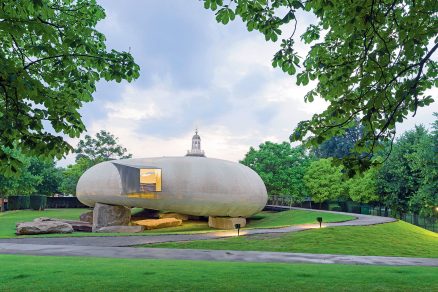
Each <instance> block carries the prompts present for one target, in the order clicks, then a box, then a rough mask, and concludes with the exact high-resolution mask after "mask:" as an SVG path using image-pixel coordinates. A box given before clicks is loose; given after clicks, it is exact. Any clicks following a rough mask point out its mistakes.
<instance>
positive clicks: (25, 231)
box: [16, 221, 73, 235]
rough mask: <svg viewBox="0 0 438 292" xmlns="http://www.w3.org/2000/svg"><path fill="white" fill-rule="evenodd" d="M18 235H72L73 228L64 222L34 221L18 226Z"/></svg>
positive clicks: (18, 224)
mask: <svg viewBox="0 0 438 292" xmlns="http://www.w3.org/2000/svg"><path fill="white" fill-rule="evenodd" d="M16 227H17V230H16V234H17V235H33V234H50V233H72V232H73V227H72V226H71V225H70V224H68V223H65V222H62V221H33V222H22V223H17V225H16Z"/></svg>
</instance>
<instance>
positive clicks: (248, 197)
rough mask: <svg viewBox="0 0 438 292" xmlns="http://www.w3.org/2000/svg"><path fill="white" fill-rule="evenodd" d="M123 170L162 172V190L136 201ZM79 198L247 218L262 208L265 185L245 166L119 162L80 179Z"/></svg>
mask: <svg viewBox="0 0 438 292" xmlns="http://www.w3.org/2000/svg"><path fill="white" fill-rule="evenodd" d="M123 167H127V168H135V169H142V168H143V169H144V168H157V169H161V175H162V180H161V183H162V190H161V191H159V192H148V193H147V194H146V193H145V194H144V196H143V195H141V194H140V197H132V196H128V195H129V194H128V193H127V191H126V190H127V189H132V187H133V186H132V184H135V183H137V182H136V181H135V180H132V179H131V180H127V179H126V178H125V175H122V174H121V172H120V169H121V168H123ZM76 195H77V197H78V199H79V200H80V201H81V202H82V203H84V204H85V205H88V206H94V204H95V203H104V204H111V205H122V206H127V207H140V208H148V209H154V210H161V211H170V212H177V213H181V214H188V215H196V216H230V217H248V216H251V215H253V214H255V213H257V212H259V211H261V210H262V209H263V207H264V206H265V204H266V202H267V198H268V196H267V192H266V187H265V185H264V183H263V181H262V179H261V178H260V176H259V175H258V174H257V173H255V172H254V171H253V170H252V169H250V168H249V167H246V166H244V165H242V164H239V163H235V162H231V161H226V160H220V159H212V158H205V157H161V158H139V159H122V160H114V161H107V162H102V163H99V164H97V165H95V166H93V167H91V168H90V169H88V170H87V171H86V172H85V173H84V174H83V175H82V176H81V178H80V179H79V182H78V184H77V189H76Z"/></svg>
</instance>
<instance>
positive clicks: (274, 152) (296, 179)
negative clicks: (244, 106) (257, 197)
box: [240, 141, 310, 202]
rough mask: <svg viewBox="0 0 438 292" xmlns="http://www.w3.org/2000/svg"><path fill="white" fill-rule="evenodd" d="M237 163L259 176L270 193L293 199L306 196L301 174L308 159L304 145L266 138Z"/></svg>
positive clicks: (296, 199) (299, 199) (297, 200)
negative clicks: (294, 144)
mask: <svg viewBox="0 0 438 292" xmlns="http://www.w3.org/2000/svg"><path fill="white" fill-rule="evenodd" d="M240 163H242V164H244V165H246V166H248V167H250V168H251V169H253V170H254V171H255V172H257V173H258V174H259V175H260V177H261V178H262V180H263V182H264V183H265V185H266V188H267V190H268V194H269V195H270V196H274V195H287V196H290V197H291V198H292V199H293V200H294V201H296V202H300V201H302V200H303V199H304V198H305V197H306V196H307V191H306V188H305V186H304V184H303V176H304V173H305V171H306V169H307V167H308V166H309V164H310V158H309V157H308V156H307V155H306V152H305V150H304V148H303V147H291V145H290V143H287V142H283V143H280V144H277V143H273V142H269V141H267V142H265V143H263V144H260V146H259V149H258V150H256V149H254V148H253V147H251V148H250V150H249V151H248V153H247V154H246V155H245V158H244V159H243V160H241V161H240Z"/></svg>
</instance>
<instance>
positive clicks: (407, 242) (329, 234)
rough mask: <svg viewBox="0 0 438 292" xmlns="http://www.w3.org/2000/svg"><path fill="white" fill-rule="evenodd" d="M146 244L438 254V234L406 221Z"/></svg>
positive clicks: (391, 253)
mask: <svg viewBox="0 0 438 292" xmlns="http://www.w3.org/2000/svg"><path fill="white" fill-rule="evenodd" d="M144 246H145V247H170V248H191V249H222V250H258V251H279V252H303V253H326V254H351V255H381V256H406V257H435V258H436V257H438V234H436V233H434V232H431V231H428V230H425V229H423V228H420V227H417V226H414V225H411V224H409V223H406V222H403V221H397V222H394V223H387V224H379V225H372V226H354V227H333V228H321V229H312V230H307V231H300V232H294V233H286V234H264V235H254V236H240V237H233V238H227V239H216V240H199V241H191V242H174V243H170V242H169V243H162V244H149V245H144Z"/></svg>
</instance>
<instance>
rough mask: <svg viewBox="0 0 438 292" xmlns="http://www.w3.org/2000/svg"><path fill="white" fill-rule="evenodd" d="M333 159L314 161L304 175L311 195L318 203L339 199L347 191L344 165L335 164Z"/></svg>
mask: <svg viewBox="0 0 438 292" xmlns="http://www.w3.org/2000/svg"><path fill="white" fill-rule="evenodd" d="M331 159H332V158H323V159H319V160H315V161H313V162H312V163H311V164H310V166H309V168H308V169H307V171H306V174H305V176H304V183H305V185H306V187H307V188H308V190H309V193H310V196H311V197H312V200H313V201H315V202H317V203H322V202H324V201H326V200H334V199H337V198H339V197H341V196H342V195H343V194H344V191H345V183H344V180H343V174H342V167H341V166H335V165H333V164H332V162H331Z"/></svg>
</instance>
